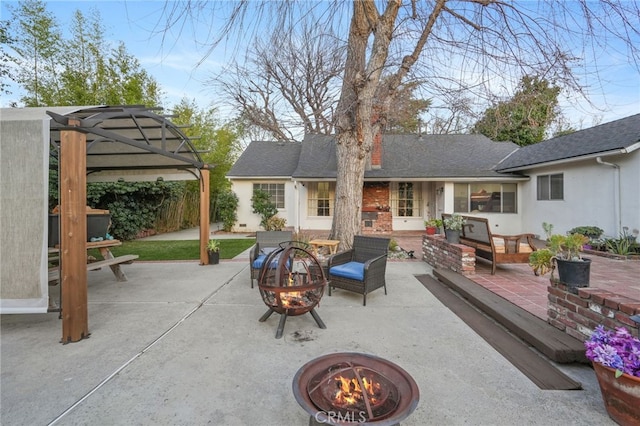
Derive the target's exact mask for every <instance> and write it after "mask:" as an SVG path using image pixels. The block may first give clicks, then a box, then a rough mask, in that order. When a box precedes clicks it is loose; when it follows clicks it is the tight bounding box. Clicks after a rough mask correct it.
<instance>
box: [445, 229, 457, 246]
mask: <svg viewBox="0 0 640 426" xmlns="http://www.w3.org/2000/svg"><path fill="white" fill-rule="evenodd" d="M444 235H445V237H446V238H447V241H448V242H449V243H451V244H460V231H454V230H451V229H445V230H444Z"/></svg>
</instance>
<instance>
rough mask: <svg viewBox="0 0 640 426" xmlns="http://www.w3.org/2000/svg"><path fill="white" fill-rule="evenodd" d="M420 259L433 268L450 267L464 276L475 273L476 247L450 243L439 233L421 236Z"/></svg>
mask: <svg viewBox="0 0 640 426" xmlns="http://www.w3.org/2000/svg"><path fill="white" fill-rule="evenodd" d="M422 260H424V261H425V262H427V263H428V264H429V265H431V266H433V267H435V268H444V269H450V270H452V271H455V272H458V273H460V274H462V275H465V276H469V275H474V274H475V273H476V249H474V248H473V247H469V246H465V245H463V244H450V243H448V242H447V240H446V239H445V237H444V235H441V234H436V235H423V236H422Z"/></svg>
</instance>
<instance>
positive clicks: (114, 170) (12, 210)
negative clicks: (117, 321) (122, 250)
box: [0, 105, 211, 342]
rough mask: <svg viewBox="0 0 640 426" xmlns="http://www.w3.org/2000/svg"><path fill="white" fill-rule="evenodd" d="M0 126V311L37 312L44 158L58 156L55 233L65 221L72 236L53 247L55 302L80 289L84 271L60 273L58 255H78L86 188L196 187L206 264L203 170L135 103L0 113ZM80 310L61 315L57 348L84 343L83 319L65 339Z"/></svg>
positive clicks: (41, 299) (44, 300)
mask: <svg viewBox="0 0 640 426" xmlns="http://www.w3.org/2000/svg"><path fill="white" fill-rule="evenodd" d="M0 124H1V125H0V140H1V143H0V157H1V158H2V167H1V169H0V178H1V182H2V187H1V191H0V251H1V252H2V256H0V267H1V268H0V270H1V271H2V272H1V274H0V313H37V312H46V311H47V307H48V285H47V281H48V280H47V216H48V211H47V206H48V168H49V155H50V154H51V155H55V156H58V157H59V167H60V174H61V176H63V175H65V176H66V177H65V178H64V179H61V182H60V189H61V198H60V210H61V215H60V216H61V228H62V229H64V226H65V224H64V222H65V221H66V225H67V226H68V227H69V228H70V227H76V229H77V230H78V232H69V233H65V234H64V238H61V241H60V245H61V250H60V256H61V264H62V268H65V266H66V267H67V268H66V270H65V269H63V272H64V273H62V272H61V274H60V276H61V281H62V283H61V284H62V288H63V294H67V295H69V294H70V293H73V292H74V290H75V289H84V290H85V291H86V269H85V268H84V267H80V266H78V267H69V265H73V264H76V265H80V263H79V262H71V261H69V262H66V263H65V262H64V261H63V260H64V259H63V257H64V256H71V257H73V256H75V258H82V259H84V257H86V253H85V249H84V242H85V241H86V238H85V237H86V227H85V226H78V223H80V221H82V224H84V223H85V222H84V220H85V219H86V218H85V210H84V207H85V201H86V198H83V197H86V192H85V186H86V182H87V181H93V182H105V181H117V180H121V179H122V180H126V181H155V180H157V179H159V178H162V179H164V180H199V181H200V183H201V185H200V189H201V203H200V204H201V208H200V215H201V226H200V240H201V241H200V247H201V249H200V259H201V263H207V256H206V243H207V240H208V236H209V198H208V196H209V168H210V167H211V166H209V165H207V164H204V163H203V162H202V159H201V157H200V154H199V153H198V151H197V150H196V149H195V147H194V146H193V144H192V143H191V141H190V140H189V138H188V137H186V136H185V134H184V133H183V132H182V131H181V130H180V128H179V127H178V126H176V125H175V124H173V123H171V122H170V121H169V120H168V119H167V118H166V117H165V116H162V115H160V114H157V113H156V112H154V110H153V109H150V108H146V107H144V106H139V105H134V106H95V107H55V108H3V109H1V110H0ZM65 200H66V201H65ZM63 213H64V214H63ZM80 230H82V231H80ZM83 233H84V235H82V234H83ZM61 235H62V234H61ZM71 235H73V236H72V237H70V236H71ZM65 244H66V248H65ZM70 253H75V254H74V255H73V256H72V255H71V254H70ZM71 257H68V259H71ZM83 261H84V260H83ZM65 283H68V284H69V285H68V286H67V287H65ZM65 292H66V293H65ZM85 296H86V294H85ZM69 299H73V298H70V297H65V298H63V307H62V308H63V311H65V303H66V302H65V301H66V300H69ZM83 303H84V304H85V306H84V307H82V306H73V307H71V309H67V310H66V314H65V312H63V341H65V342H66V341H76V340H79V339H80V338H82V337H86V336H87V335H88V330H87V325H86V316H85V318H83V320H84V323H85V324H80V325H79V326H78V325H75V324H74V325H72V330H71V331H69V330H67V331H65V325H66V324H67V322H69V321H71V322H74V321H75V318H74V315H75V313H77V312H79V311H81V310H82V309H84V310H85V312H86V298H85V300H84V302H83ZM67 328H68V327H67Z"/></svg>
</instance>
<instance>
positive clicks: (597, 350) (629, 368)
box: [584, 325, 640, 377]
mask: <svg viewBox="0 0 640 426" xmlns="http://www.w3.org/2000/svg"><path fill="white" fill-rule="evenodd" d="M584 345H585V348H586V355H587V358H588V359H589V360H591V361H593V362H597V363H599V364H602V365H604V366H606V367H611V368H615V369H616V370H620V371H622V372H623V373H626V374H629V375H631V376H636V377H640V340H638V339H637V338H636V337H633V336H632V335H631V333H630V332H629V330H627V329H626V328H624V327H619V328H616V330H615V332H613V331H610V330H606V329H605V328H604V327H603V326H601V325H599V326H597V327H596V328H595V330H593V333H592V334H591V337H590V338H589V340H587V341H585V342H584Z"/></svg>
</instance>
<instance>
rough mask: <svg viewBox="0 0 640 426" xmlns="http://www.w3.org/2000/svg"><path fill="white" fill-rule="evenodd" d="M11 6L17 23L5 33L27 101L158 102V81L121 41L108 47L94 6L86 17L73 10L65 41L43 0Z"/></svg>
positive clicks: (56, 103) (30, 103)
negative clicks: (10, 42)
mask: <svg viewBox="0 0 640 426" xmlns="http://www.w3.org/2000/svg"><path fill="white" fill-rule="evenodd" d="M11 11H12V18H13V19H12V20H14V21H16V22H17V25H16V31H15V34H13V33H9V34H8V37H11V39H15V42H14V43H12V44H11V45H10V47H11V48H12V49H13V50H14V51H15V52H16V57H15V62H16V64H17V65H18V69H19V71H18V74H17V78H16V81H17V82H18V83H19V84H20V85H21V86H22V88H23V89H24V90H25V91H26V93H27V94H26V95H25V96H24V97H23V98H22V99H21V101H22V102H23V103H24V104H25V106H59V105H134V104H143V105H147V106H159V105H160V104H161V96H162V91H161V89H160V87H159V86H158V83H157V81H156V80H155V79H154V78H153V77H152V76H150V75H149V74H148V73H147V71H145V70H144V69H143V68H142V66H141V65H140V62H139V61H138V60H137V59H136V58H135V57H134V56H133V55H131V54H130V53H128V52H127V49H126V47H125V44H124V43H123V42H120V43H119V44H118V45H117V46H116V47H114V48H112V47H111V46H110V45H109V43H107V42H106V41H105V29H104V26H103V24H102V17H101V16H100V13H99V12H98V11H97V10H96V9H93V10H92V11H91V12H90V14H89V15H88V16H85V15H84V14H83V13H82V12H80V11H78V10H77V11H76V12H75V13H74V15H73V19H72V22H71V25H70V32H71V37H70V39H68V40H66V39H64V38H63V36H62V33H61V31H60V28H59V26H58V24H57V20H56V18H55V16H54V15H53V14H52V13H51V12H49V11H48V10H47V9H46V4H45V3H43V2H42V1H40V0H26V1H24V2H20V3H18V7H16V8H13V9H11ZM68 46H73V47H74V48H73V49H70V48H69V47H68Z"/></svg>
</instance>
